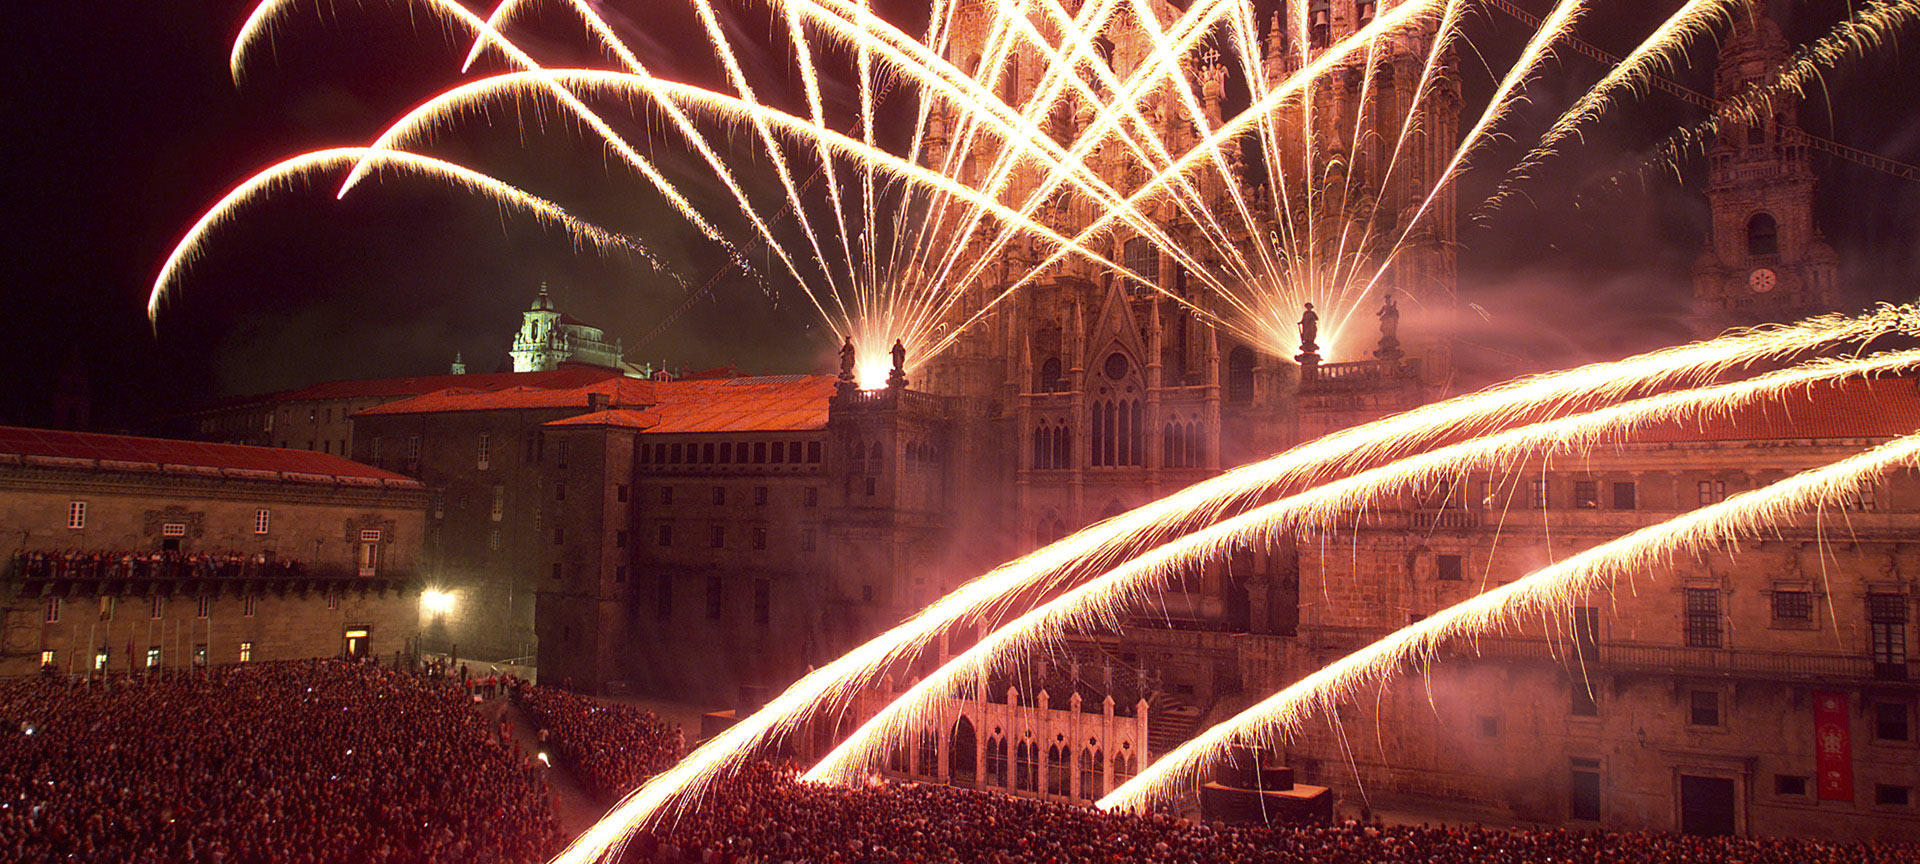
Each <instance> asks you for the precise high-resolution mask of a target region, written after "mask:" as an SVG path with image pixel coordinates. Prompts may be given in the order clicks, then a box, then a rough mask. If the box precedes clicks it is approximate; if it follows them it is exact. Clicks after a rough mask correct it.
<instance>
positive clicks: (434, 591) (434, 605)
mask: <svg viewBox="0 0 1920 864" xmlns="http://www.w3.org/2000/svg"><path fill="white" fill-rule="evenodd" d="M420 608H422V609H425V610H427V611H428V612H431V613H433V614H435V615H445V614H447V613H448V612H452V611H453V592H451V591H441V590H440V589H438V588H428V589H427V590H425V591H422V592H420Z"/></svg>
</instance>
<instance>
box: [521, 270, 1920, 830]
mask: <svg viewBox="0 0 1920 864" xmlns="http://www.w3.org/2000/svg"><path fill="white" fill-rule="evenodd" d="M1896 331H1901V332H1913V333H1920V309H1917V308H1915V307H1912V306H1898V307H1896V306H1884V307H1882V308H1881V309H1880V310H1878V311H1877V312H1875V313H1873V314H1870V315H1864V316H1859V317H1854V318H1847V317H1840V316H1828V317H1824V318H1819V319H1814V320H1811V321H1806V322H1802V323H1800V324H1796V325H1792V326H1788V327H1777V328H1770V329H1766V330H1754V331H1746V332H1741V333H1737V334H1733V335H1729V336H1724V337H1721V338H1719V339H1715V340H1712V341H1709V342H1701V343H1694V344H1691V345H1684V346H1678V347H1674V348H1668V349H1663V350H1661V351H1656V352H1652V353H1650V354H1643V355H1639V356H1636V357H1631V358H1627V359H1625V360H1621V361H1617V362H1614V363H1602V364H1593V365H1590V366H1584V367H1580V368H1578V369H1574V370H1569V371H1566V372H1557V373H1549V374H1544V375H1538V376H1533V377H1529V378H1523V379H1519V380H1516V381H1512V382H1509V383H1507V384H1504V385H1501V386H1499V387H1496V388H1492V389H1489V390H1486V391H1482V392H1480V393H1475V394H1470V395H1467V396H1461V397H1456V398H1454V399H1450V400H1447V401H1445V402H1439V403H1435V404H1432V405H1428V406H1424V407H1422V408H1418V409H1415V410H1413V411H1410V412H1407V413H1405V414H1401V415H1396V416H1394V417H1389V418H1386V419H1383V420H1377V421H1374V422H1372V423H1368V424H1366V425H1363V426H1357V427H1353V428H1351V429H1347V430H1343V431H1341V432H1336V433H1334V434H1332V435H1329V436H1327V437H1324V438H1320V439H1317V440H1315V441H1312V442H1308V443H1306V444H1303V445H1301V446H1299V447H1296V448H1294V449H1292V450H1289V451H1287V452H1286V453H1283V454H1281V455H1279V456H1276V457H1273V458H1271V459H1268V460H1266V461H1264V462H1260V463H1255V464H1252V465H1247V466H1244V467H1241V468H1238V469H1234V470H1232V471H1229V472H1227V473H1225V474H1222V475H1220V476H1218V477H1214V478H1211V479H1208V480H1205V481H1202V482H1200V483H1198V484H1195V485H1194V486H1191V487H1188V488H1187V489H1184V490H1181V491H1179V492H1175V493H1173V494H1171V495H1168V496H1166V497H1164V498H1161V499H1159V500H1157V501H1154V502H1153V503H1150V504H1147V505H1145V506H1143V507H1140V508H1138V509H1136V510H1133V511H1130V512H1128V513H1125V514H1122V515H1120V516H1117V517H1114V518H1113V519H1109V520H1106V521H1103V522H1099V523H1096V524H1094V525H1091V526H1088V527H1087V528H1083V529H1081V530H1080V531H1077V532H1075V533H1074V534H1072V535H1070V536H1068V537H1067V538H1065V539H1062V540H1060V541H1058V542H1055V543H1053V544H1051V545H1049V546H1046V547H1043V548H1041V549H1039V550H1036V551H1034V552H1033V553H1030V554H1028V555H1026V556H1023V557H1021V558H1019V559H1016V560H1014V561H1012V562H1009V563H1007V564H1004V565H1002V566H1000V567H998V568H995V569H994V570H993V571H991V572H989V573H987V574H985V575H983V576H980V577H978V578H976V579H973V580H971V581H969V582H967V583H966V584H964V585H962V586H960V588H958V589H956V590H955V591H954V592H953V593H951V594H948V595H947V596H946V597H943V598H941V599H940V600H939V601H936V602H935V603H934V604H932V605H930V606H928V607H927V608H926V609H924V610H922V611H921V612H919V613H918V614H916V615H915V616H914V617H912V618H910V619H908V620H907V621H904V622H902V623H901V624H899V625H898V626H895V627H894V628H893V629H891V630H888V631H887V632H885V633H882V634H881V635H879V636H877V637H875V638H874V639H872V640H870V641H868V642H867V643H865V644H864V645H862V646H860V647H859V648H856V649H854V650H852V651H849V652H847V653H846V654H844V655H842V656H840V657H838V658H836V659H834V660H833V661H832V662H830V663H828V664H827V665H826V666H823V667H821V668H820V669H817V670H815V671H813V672H811V673H808V674H807V675H806V676H805V677H803V678H801V679H800V680H799V681H797V682H795V683H794V684H793V685H792V686H790V687H788V688H787V689H786V690H785V691H783V692H782V693H781V694H780V695H779V696H778V697H776V698H775V699H774V700H773V701H771V702H769V703H768V704H767V705H766V706H765V707H763V708H761V709H760V710H759V711H756V712H754V713H753V714H751V715H749V716H747V717H746V718H743V719H742V720H741V721H740V722H738V723H736V724H735V725H733V726H731V727H729V728H728V729H727V730H726V731H725V732H722V733H721V734H720V735H718V736H715V737H714V738H713V739H712V740H711V741H709V742H707V743H706V744H705V745H703V746H701V747H700V748H699V749H697V750H695V751H694V752H693V753H691V754H689V755H688V756H687V757H686V758H685V759H682V760H681V761H680V762H679V763H678V764H676V765H675V766H674V767H673V768H671V769H668V770H667V771H666V772H663V773H661V774H659V775H656V776H655V777H653V778H652V779H650V780H648V781H647V783H646V784H645V785H643V786H642V787H641V788H639V789H638V790H635V792H634V793H633V794H632V795H630V796H628V798H627V799H626V800H624V801H622V802H621V803H620V804H619V805H617V806H616V807H615V808H614V810H613V811H612V812H610V813H609V814H608V815H607V816H606V817H605V818H603V819H602V820H601V821H600V822H599V823H597V824H596V825H595V826H594V827H593V828H592V829H589V831H587V832H586V833H584V834H582V835H581V836H580V837H579V838H578V839H577V840H576V841H575V842H574V844H573V845H572V846H570V847H568V849H567V851H566V852H565V853H564V854H563V855H562V856H561V857H559V858H556V859H555V860H556V861H559V862H574V864H579V862H587V861H592V860H594V859H595V857H596V856H598V855H600V854H601V853H603V852H606V851H609V850H613V849H615V848H617V847H618V846H619V845H620V844H623V843H624V842H625V841H626V837H627V836H628V834H629V832H631V831H632V830H633V828H635V827H638V826H640V825H643V824H648V823H650V822H652V821H653V820H656V819H658V818H661V816H662V814H663V813H665V812H670V810H671V808H673V807H677V806H689V805H690V803H691V802H692V801H693V800H695V799H697V798H698V797H700V796H701V795H702V794H703V792H704V789H705V787H706V785H707V784H708V783H711V782H712V781H713V780H714V779H715V778H717V777H719V776H721V775H723V774H725V773H726V772H727V771H729V770H732V769H733V768H734V767H736V766H737V765H738V763H739V761H740V760H742V759H745V758H746V757H747V756H748V754H751V753H752V752H754V749H755V748H756V747H758V746H760V745H761V744H762V743H763V742H765V741H768V740H771V739H773V738H775V737H778V736H781V735H784V734H787V733H789V732H791V731H793V730H795V729H797V728H799V727H800V726H801V724H803V723H805V722H807V721H808V720H809V719H810V718H813V717H817V716H822V715H831V714H832V713H835V712H836V711H837V708H838V707H840V706H844V705H845V704H847V703H848V701H849V700H850V699H851V697H852V695H853V694H854V693H856V692H858V690H859V689H860V688H863V687H865V686H867V685H868V684H870V683H871V682H872V681H873V680H875V679H876V677H877V676H878V674H879V673H880V672H881V671H883V670H885V669H887V668H888V667H890V666H891V665H892V664H894V663H895V662H896V661H898V660H899V659H901V658H903V657H907V656H910V655H912V654H913V653H915V652H918V651H919V650H921V649H922V648H924V647H925V646H926V645H927V644H929V642H930V640H932V639H933V638H934V637H936V636H937V635H939V634H940V633H942V632H944V631H945V630H946V629H947V628H949V627H951V626H953V625H955V624H956V623H959V622H962V621H967V620H987V619H991V618H995V617H998V616H999V615H1000V613H1001V611H1002V610H1003V609H1004V607H1005V605H1006V604H1008V603H1010V602H1012V600H1011V599H1010V598H1014V597H1017V596H1020V595H1023V594H1031V593H1033V592H1036V591H1037V592H1042V593H1044V592H1046V591H1049V590H1053V589H1054V588H1055V587H1057V586H1059V585H1061V584H1063V580H1066V579H1068V578H1071V577H1072V576H1073V575H1074V574H1075V573H1076V572H1079V569H1080V568H1083V567H1086V566H1088V565H1089V564H1091V566H1093V567H1105V566H1107V565H1106V564H1105V563H1104V562H1108V561H1120V560H1124V559H1125V558H1127V557H1130V555H1131V554H1132V553H1131V551H1130V550H1134V549H1140V548H1147V547H1150V546H1153V545H1157V544H1160V543H1163V542H1165V541H1166V540H1167V539H1169V538H1171V537H1172V536H1174V535H1175V534H1178V533H1181V532H1184V531H1186V530H1191V527H1192V526H1199V525H1204V524H1207V523H1211V522H1213V521H1215V520H1216V519H1218V518H1220V516H1221V515H1222V514H1223V513H1226V512H1228V511H1229V510H1230V509H1231V508H1234V507H1237V506H1240V505H1242V504H1244V503H1246V502H1250V501H1253V500H1256V499H1257V498H1258V497H1259V496H1261V495H1262V494H1264V493H1266V492H1267V491H1269V490H1275V489H1285V488H1288V487H1290V486H1293V485H1297V484H1301V483H1306V482H1315V481H1318V480H1319V479H1321V478H1324V477H1326V476H1329V475H1331V474H1334V473H1337V472H1340V471H1344V470H1358V469H1359V468H1360V467H1363V466H1366V465H1369V464H1378V463H1380V462H1382V461H1388V460H1391V459H1395V458H1398V457H1399V456H1401V455H1404V454H1406V453H1409V452H1414V451H1417V450H1418V449H1419V448H1421V447H1424V446H1427V445H1429V444H1431V443H1433V442H1436V441H1440V440H1444V439H1446V438H1448V437H1449V436H1452V435H1456V434H1461V433H1479V432H1484V431H1490V430H1496V429H1499V428H1501V427H1502V425H1503V424H1505V423H1510V422H1513V421H1514V420H1515V418H1518V417H1526V416H1533V415H1535V414H1536V413H1539V412H1542V411H1546V412H1551V411H1556V410H1568V409H1573V408H1577V407H1579V406H1586V405H1596V404H1606V403H1608V402H1612V401H1618V400H1620V399H1625V398H1629V397H1630V396H1632V395H1633V394H1635V393H1638V392H1650V391H1655V390H1659V389H1662V388H1665V387H1669V386H1673V385H1676V384H1686V383H1691V382H1699V381H1706V380H1711V379H1713V378H1715V377H1717V376H1719V375H1722V374H1725V373H1727V372H1729V371H1732V370H1736V369H1740V368H1742V367H1745V366H1747V365H1749V364H1752V363H1757V362H1762V361H1765V360H1768V359H1778V358H1791V357H1795V356H1798V355H1801V354H1803V353H1805V352H1807V351H1811V350H1814V349H1818V348H1822V347H1827V346H1833V345H1836V344H1842V343H1851V342H1857V341H1863V340H1866V339H1870V338H1872V337H1874V336H1877V335H1881V334H1884V333H1889V332H1896Z"/></svg>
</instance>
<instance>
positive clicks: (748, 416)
mask: <svg viewBox="0 0 1920 864" xmlns="http://www.w3.org/2000/svg"><path fill="white" fill-rule="evenodd" d="M653 386H654V401H653V402H652V403H651V404H648V405H646V406H644V407H640V406H636V407H633V408H629V409H626V410H616V411H605V412H599V413H596V414H588V415H585V416H581V417H569V418H567V419H565V420H556V421H554V422H552V423H549V424H547V425H549V426H583V425H617V426H627V427H631V428H637V429H643V430H645V431H646V432H647V433H649V434H658V435H665V434H687V433H701V432H804V431H811V430H816V429H825V428H827V400H828V399H829V398H831V397H832V396H833V388H834V378H833V376H831V375H770V376H762V377H757V378H726V379H703V380H680V381H662V382H656V383H655V384H654V385H653Z"/></svg>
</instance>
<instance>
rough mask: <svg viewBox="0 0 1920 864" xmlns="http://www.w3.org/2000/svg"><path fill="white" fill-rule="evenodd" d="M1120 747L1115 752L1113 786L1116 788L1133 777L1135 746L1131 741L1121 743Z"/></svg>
mask: <svg viewBox="0 0 1920 864" xmlns="http://www.w3.org/2000/svg"><path fill="white" fill-rule="evenodd" d="M1120 748H1121V749H1119V750H1115V751H1114V753H1113V786H1114V788H1116V789H1118V788H1119V787H1120V786H1121V785H1122V784H1124V783H1126V782H1127V781H1128V780H1132V779H1133V765H1134V763H1133V747H1132V745H1131V744H1130V743H1129V744H1121V745H1120Z"/></svg>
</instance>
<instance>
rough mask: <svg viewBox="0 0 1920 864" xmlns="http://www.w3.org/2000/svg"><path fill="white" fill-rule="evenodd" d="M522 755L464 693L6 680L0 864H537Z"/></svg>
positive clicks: (389, 687) (158, 679)
mask: <svg viewBox="0 0 1920 864" xmlns="http://www.w3.org/2000/svg"><path fill="white" fill-rule="evenodd" d="M535 770H536V769H535V768H534V767H533V766H532V764H531V763H530V761H529V758H528V757H527V756H526V755H524V754H522V753H520V752H519V748H518V747H517V746H516V745H515V744H513V743H512V741H511V740H510V738H509V737H508V736H506V735H505V734H504V733H503V731H502V730H501V729H499V728H496V727H495V726H493V725H492V724H491V723H489V722H488V721H487V720H486V719H485V718H484V717H483V716H482V715H481V714H480V712H478V711H475V710H473V708H472V707H471V706H470V704H469V703H468V701H467V697H466V695H465V692H464V689H463V688H462V687H461V686H460V685H459V684H458V683H456V682H453V681H450V680H444V679H431V678H426V677H422V676H417V675H412V674H408V673H404V672H397V671H394V670H391V669H385V668H382V667H379V666H376V665H370V664H351V665H349V664H347V663H344V662H340V661H311V662H301V663H288V664H249V665H243V666H229V667H221V668H216V669H201V670H193V671H190V672H185V671H183V672H178V673H169V674H163V675H156V676H149V677H145V678H128V679H116V680H114V681H112V682H110V683H98V682H96V683H91V684H89V683H78V684H70V683H66V682H61V681H56V680H49V679H37V680H18V681H10V682H5V683H0V862H26V861H34V862H39V861H57V860H75V861H103V862H104V861H113V862H134V864H159V862H169V864H171V862H214V864H250V862H293V864H322V862H354V864H360V862H441V861H446V862H461V864H486V862H509V861H511V862H526V861H539V860H545V858H546V857H547V856H548V855H550V854H551V853H553V852H554V851H556V850H557V849H558V844H559V842H560V839H561V838H560V836H559V832H558V829H557V827H556V825H555V822H554V820H553V817H552V814H551V811H550V805H549V803H548V796H547V792H546V789H545V786H544V784H543V783H542V782H541V781H540V779H539V777H538V776H537V774H536V773H535Z"/></svg>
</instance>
